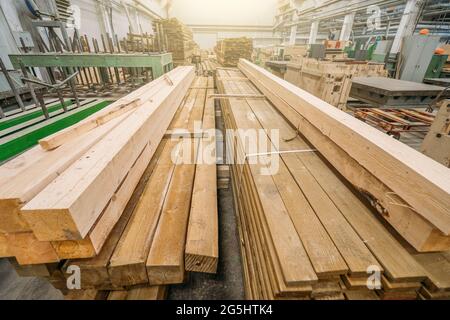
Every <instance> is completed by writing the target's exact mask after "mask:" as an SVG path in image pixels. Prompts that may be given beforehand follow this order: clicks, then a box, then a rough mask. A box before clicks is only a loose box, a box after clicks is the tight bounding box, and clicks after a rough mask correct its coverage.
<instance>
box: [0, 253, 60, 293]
mask: <svg viewBox="0 0 450 320" xmlns="http://www.w3.org/2000/svg"><path fill="white" fill-rule="evenodd" d="M63 298H64V297H63V295H62V294H61V292H60V291H59V290H56V289H55V288H53V286H52V285H51V284H50V283H49V282H48V281H46V280H45V279H40V278H32V277H26V278H21V277H19V276H18V275H17V274H16V271H15V270H14V269H13V267H12V266H11V264H10V263H9V261H8V260H7V259H0V300H60V299H63Z"/></svg>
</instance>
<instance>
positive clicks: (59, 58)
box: [9, 53, 173, 78]
mask: <svg viewBox="0 0 450 320" xmlns="http://www.w3.org/2000/svg"><path fill="white" fill-rule="evenodd" d="M9 58H10V60H11V63H12V64H13V66H14V68H19V67H20V63H22V64H23V65H24V66H25V67H73V68H77V67H80V68H83V67H84V68H85V67H103V68H107V67H111V68H112V67H114V68H151V69H152V72H153V77H154V78H158V77H160V76H162V75H163V74H164V73H166V72H169V71H170V70H172V69H173V62H172V54H171V53H157V54H151V53H150V54H144V53H134V54H125V53H124V54H109V53H26V54H11V55H9Z"/></svg>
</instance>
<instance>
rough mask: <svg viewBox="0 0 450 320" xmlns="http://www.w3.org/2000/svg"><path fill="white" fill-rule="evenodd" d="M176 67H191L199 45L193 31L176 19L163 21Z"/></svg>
mask: <svg viewBox="0 0 450 320" xmlns="http://www.w3.org/2000/svg"><path fill="white" fill-rule="evenodd" d="M161 23H162V26H163V29H164V34H165V36H166V37H167V42H168V46H169V48H168V50H169V52H171V53H172V59H173V63H174V65H175V66H182V65H189V64H190V63H191V59H192V56H193V54H194V50H195V49H196V47H197V45H196V43H195V42H194V38H193V34H192V30H191V29H189V28H188V27H187V26H186V25H184V24H183V23H181V22H180V21H179V20H178V19H176V18H171V19H165V20H162V21H161Z"/></svg>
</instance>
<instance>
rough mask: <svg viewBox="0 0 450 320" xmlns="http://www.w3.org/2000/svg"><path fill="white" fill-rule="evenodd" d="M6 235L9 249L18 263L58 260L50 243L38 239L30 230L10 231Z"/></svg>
mask: <svg viewBox="0 0 450 320" xmlns="http://www.w3.org/2000/svg"><path fill="white" fill-rule="evenodd" d="M6 237H7V239H8V242H9V250H10V252H12V253H14V256H15V257H16V259H17V262H18V263H19V264H20V265H30V264H44V263H52V262H59V258H58V255H57V254H56V252H55V249H54V248H53V246H52V245H51V243H50V242H44V241H39V240H38V239H37V238H36V237H35V236H34V234H33V233H32V232H22V233H10V234H7V235H6Z"/></svg>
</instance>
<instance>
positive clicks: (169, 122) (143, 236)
mask: <svg viewBox="0 0 450 320" xmlns="http://www.w3.org/2000/svg"><path fill="white" fill-rule="evenodd" d="M194 76H195V73H194V68H193V67H179V68H177V69H175V70H173V71H172V72H170V73H168V74H166V75H164V76H162V77H161V78H159V79H157V80H155V81H153V82H152V83H150V84H148V85H146V86H144V87H142V88H141V89H139V90H137V91H135V92H133V93H132V94H130V95H129V96H126V97H124V98H122V99H120V100H119V101H117V102H116V103H114V104H112V105H111V106H110V107H108V108H107V109H105V110H104V111H102V113H101V114H97V115H95V116H93V117H91V118H88V119H87V120H85V121H83V122H81V123H79V124H77V125H75V126H74V127H71V128H69V129H67V130H64V131H62V132H60V133H58V134H55V135H54V136H51V137H49V138H47V139H45V140H43V141H41V146H38V147H36V148H34V149H31V150H30V151H28V152H26V153H24V154H23V155H21V156H19V157H18V158H16V159H13V160H12V161H10V162H8V163H6V164H5V165H4V166H2V167H0V175H1V176H2V183H1V185H0V214H1V220H0V231H1V232H0V257H11V258H12V261H13V262H14V264H15V265H16V270H18V272H19V274H27V275H34V276H41V277H46V278H47V279H49V280H50V282H51V283H52V284H53V285H54V286H55V287H57V288H60V289H62V290H63V289H64V291H66V292H67V287H66V277H69V276H70V275H71V274H70V266H73V265H75V266H77V267H79V268H80V270H81V279H82V288H83V289H87V290H91V291H89V292H86V294H82V293H80V292H78V293H73V292H67V293H68V294H69V295H70V296H73V297H76V296H81V298H83V297H84V298H86V297H88V296H95V297H97V295H96V294H94V295H93V294H92V292H94V291H104V290H112V289H120V291H124V290H125V289H124V287H125V284H126V286H127V290H128V289H139V290H137V291H132V293H130V292H129V293H128V296H127V298H128V299H138V298H139V296H142V297H145V296H150V295H151V294H153V295H155V296H158V297H161V296H163V294H162V293H163V291H164V290H163V289H164V288H162V287H161V288H159V289H158V288H154V287H155V286H156V287H158V286H162V285H166V284H170V283H175V282H176V281H182V280H183V279H184V274H185V270H186V271H200V272H203V271H204V272H215V269H216V267H217V259H218V252H217V246H218V245H217V242H218V239H217V226H216V224H217V205H216V201H217V200H216V189H215V188H208V189H207V190H205V188H204V185H205V181H207V185H209V186H212V185H215V184H216V180H215V179H216V171H215V170H216V167H215V163H214V164H212V165H210V164H207V165H206V164H199V165H196V164H195V163H196V162H195V160H196V153H195V152H197V150H198V147H197V148H196V149H195V150H193V152H192V156H191V158H189V159H187V160H191V161H190V162H188V161H187V160H186V164H185V163H184V162H181V163H180V164H178V163H177V164H176V165H175V164H173V162H172V160H175V159H178V158H180V157H182V156H186V157H187V155H186V154H185V152H187V151H190V147H191V146H192V147H194V146H197V145H203V144H208V143H210V141H211V140H214V139H215V136H214V135H211V134H210V135H208V136H205V137H203V136H202V135H199V137H196V136H193V135H192V134H189V132H192V131H193V129H194V127H193V126H194V124H195V125H197V123H196V122H195V121H200V122H199V123H200V129H201V130H207V129H212V128H214V127H215V122H214V105H213V104H211V103H209V104H207V103H206V101H207V100H206V98H205V97H206V94H207V92H211V91H212V92H213V90H214V89H213V88H214V82H213V81H212V79H211V78H210V79H208V78H197V79H196V80H195V81H194ZM191 83H192V87H191ZM190 87H191V89H190ZM179 106H180V108H179ZM186 125H187V126H188V127H186ZM168 129H169V130H168ZM175 129H177V130H178V131H181V130H183V131H182V132H181V133H179V134H178V133H177V139H176V140H173V139H172V140H171V139H170V137H171V135H169V134H173V133H174V132H173V130H175ZM182 147H186V148H182ZM172 149H174V150H172ZM176 152H178V156H175V158H172V157H171V155H172V154H173V153H174V154H175V155H176ZM192 158H193V159H192ZM182 159H183V160H185V158H182ZM199 203H202V207H201V209H200V206H199ZM155 204H158V205H155ZM205 205H208V208H209V210H207V211H203V208H204V206H205ZM149 210H150V211H151V213H152V214H149ZM198 225H201V226H204V225H207V226H208V229H207V230H203V229H202V230H200V231H199V230H198ZM175 230H176V231H175ZM140 259H144V260H143V264H142V260H140ZM185 260H186V263H185ZM139 261H140V262H141V264H139ZM140 267H143V268H140ZM130 270H133V272H131V273H130V274H128V272H130ZM134 270H139V271H140V272H141V273H138V272H134ZM142 271H144V273H142ZM147 271H148V273H149V274H152V276H151V277H150V276H149V277H147ZM67 272H69V273H67ZM144 274H145V276H144ZM169 274H172V275H173V276H172V278H170V277H169V276H168V275H169ZM166 275H167V277H166ZM158 278H159V279H161V280H160V281H159V280H157V279H158ZM169 278H170V279H169ZM121 279H124V280H123V282H121ZM150 279H151V280H150ZM129 283H133V284H132V285H131V286H134V284H135V285H137V286H138V287H132V288H129V285H128V284H129ZM156 289H157V290H156ZM149 290H150V291H149ZM155 290H156V291H155ZM138 293H139V295H138ZM122 296H125V294H122ZM130 297H131V298H130Z"/></svg>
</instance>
